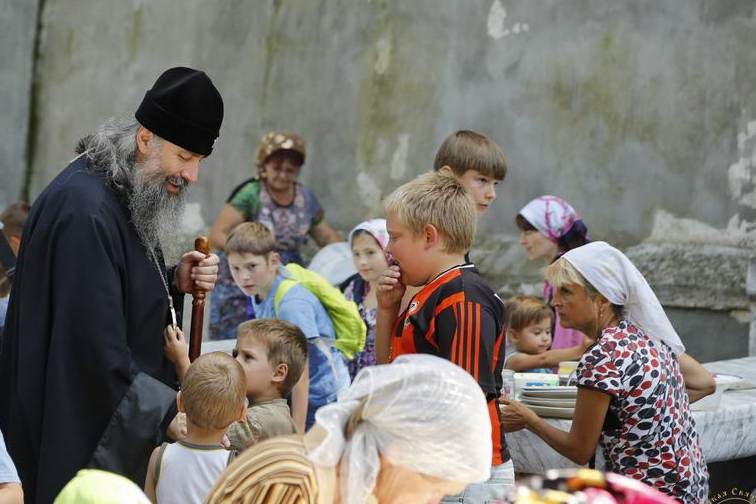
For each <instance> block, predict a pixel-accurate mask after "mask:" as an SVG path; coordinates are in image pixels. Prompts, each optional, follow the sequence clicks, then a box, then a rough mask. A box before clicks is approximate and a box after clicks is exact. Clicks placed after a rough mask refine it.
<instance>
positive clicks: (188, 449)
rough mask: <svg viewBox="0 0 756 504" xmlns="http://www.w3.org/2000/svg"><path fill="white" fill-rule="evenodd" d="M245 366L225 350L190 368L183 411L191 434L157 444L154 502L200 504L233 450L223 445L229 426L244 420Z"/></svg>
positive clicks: (152, 469) (148, 488) (150, 474)
mask: <svg viewBox="0 0 756 504" xmlns="http://www.w3.org/2000/svg"><path fill="white" fill-rule="evenodd" d="M245 389H246V387H245V379H244V371H243V370H242V367H241V366H240V365H239V363H238V362H236V361H235V360H234V359H233V357H231V356H230V355H228V354H225V353H223V352H213V353H209V354H205V355H201V356H199V357H198V358H197V359H196V360H195V361H194V362H193V363H192V364H191V365H190V366H189V369H187V371H186V375H185V376H184V378H183V380H182V382H181V391H180V392H179V393H178V394H177V395H176V402H177V403H178V409H179V411H180V412H182V413H186V437H185V438H184V439H183V440H179V441H176V442H175V443H170V444H168V443H163V444H162V445H161V446H159V447H157V448H155V450H154V451H153V452H152V456H151V457H150V462H149V466H148V468H147V479H146V481H145V484H144V491H145V493H146V494H147V496H148V497H149V498H150V500H151V501H152V502H153V503H154V502H157V503H160V504H169V503H173V502H175V503H198V504H199V503H201V502H203V501H204V500H205V497H206V496H207V494H208V493H209V492H210V489H211V488H212V486H213V484H214V483H215V480H216V479H217V478H218V476H219V475H220V473H221V472H222V471H223V469H225V468H226V466H227V465H228V463H229V461H230V460H231V457H232V455H233V452H229V451H228V450H226V449H225V448H224V447H223V444H222V443H223V436H224V435H225V434H226V430H227V429H228V426H229V425H231V424H232V423H233V422H236V421H239V420H241V419H243V418H244V413H245V402H244V393H245Z"/></svg>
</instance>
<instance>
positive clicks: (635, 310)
mask: <svg viewBox="0 0 756 504" xmlns="http://www.w3.org/2000/svg"><path fill="white" fill-rule="evenodd" d="M546 279H547V280H548V282H549V283H550V284H551V285H552V286H553V287H554V289H555V294H554V301H553V303H554V307H555V308H556V310H557V312H558V313H559V314H560V316H561V323H562V325H564V326H566V327H572V328H574V329H578V330H580V331H581V332H583V333H584V334H586V335H588V336H589V337H595V338H596V343H595V344H594V345H593V346H591V347H589V348H588V349H587V350H586V352H585V354H583V356H582V357H581V359H580V363H579V364H578V367H577V371H576V374H577V384H578V392H577V401H576V403H575V414H574V419H573V422H572V427H571V430H570V432H564V431H561V430H559V429H557V428H556V427H554V426H552V425H551V424H549V423H547V422H545V421H544V420H542V419H541V418H539V417H538V416H537V415H536V414H535V413H533V411H531V410H530V409H528V408H527V407H526V406H524V405H523V404H521V403H519V402H517V401H505V404H507V406H506V407H505V408H504V415H505V418H506V422H507V424H508V425H513V424H518V425H521V426H523V427H527V428H528V429H530V430H531V431H533V432H534V433H536V434H537V435H538V436H539V437H541V438H542V439H543V440H544V441H546V442H547V443H548V444H549V445H550V446H551V447H552V448H554V449H555V450H557V451H558V452H559V453H561V454H562V455H564V456H566V457H568V458H570V459H571V460H573V461H575V462H577V463H579V464H585V463H587V462H588V461H589V460H590V459H591V457H592V456H593V454H594V452H595V450H596V446H597V445H600V446H601V447H602V449H603V454H604V459H605V461H606V464H607V469H608V470H610V471H613V472H616V473H619V474H623V475H626V476H630V477H632V478H635V479H638V480H641V481H643V482H645V483H646V484H649V485H651V486H653V487H654V488H657V489H659V490H661V491H662V492H664V493H666V494H668V495H670V496H672V497H674V498H676V499H677V500H679V501H682V502H685V503H699V502H704V501H705V500H706V498H707V496H708V473H707V470H706V463H705V461H704V458H703V455H702V453H701V448H700V443H699V440H698V434H697V433H696V430H695V423H694V421H693V416H692V415H691V413H690V408H689V403H688V395H687V393H686V390H685V382H684V380H683V375H682V373H681V370H680V365H679V363H678V358H677V356H678V355H680V354H681V353H682V352H684V351H685V347H684V346H683V344H682V342H681V341H680V338H679V336H678V335H677V333H676V332H675V330H674V328H673V327H672V324H671V323H670V322H669V319H667V316H666V315H665V313H664V309H663V308H662V306H661V304H660V303H659V300H658V299H657V298H656V296H655V295H654V293H653V291H652V290H651V287H649V285H648V283H647V282H646V280H645V278H643V275H641V273H640V272H639V271H638V269H637V268H636V267H635V266H634V265H633V264H632V263H631V262H630V260H629V259H628V258H627V257H626V256H625V255H624V254H623V253H622V252H620V251H619V250H617V249H615V248H614V247H611V246H610V245H608V244H606V243H604V242H593V243H590V244H587V245H584V246H582V247H579V248H576V249H573V250H571V251H569V252H567V253H565V254H564V255H563V256H562V257H561V258H559V259H558V260H557V261H555V262H554V263H552V264H551V265H550V266H549V267H548V268H547V269H546Z"/></svg>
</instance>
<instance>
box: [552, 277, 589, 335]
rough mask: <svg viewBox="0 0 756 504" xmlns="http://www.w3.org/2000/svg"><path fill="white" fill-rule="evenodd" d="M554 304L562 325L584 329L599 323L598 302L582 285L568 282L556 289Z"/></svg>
mask: <svg viewBox="0 0 756 504" xmlns="http://www.w3.org/2000/svg"><path fill="white" fill-rule="evenodd" d="M552 304H553V305H554V309H555V310H556V311H557V313H558V314H559V321H560V324H561V326H562V327H566V328H569V329H578V330H582V329H584V328H590V327H595V324H596V323H597V317H598V310H597V308H596V303H595V301H594V299H593V298H592V297H591V296H589V295H588V291H587V290H586V288H585V287H583V286H582V285H579V284H567V285H563V286H562V287H560V288H558V289H556V292H555V293H554V300H553V301H552Z"/></svg>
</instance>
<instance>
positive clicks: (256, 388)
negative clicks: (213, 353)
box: [228, 319, 307, 451]
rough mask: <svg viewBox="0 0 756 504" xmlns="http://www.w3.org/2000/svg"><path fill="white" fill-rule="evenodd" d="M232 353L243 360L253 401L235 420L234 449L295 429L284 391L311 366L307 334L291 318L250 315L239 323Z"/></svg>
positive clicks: (232, 429)
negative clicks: (241, 417) (242, 417)
mask: <svg viewBox="0 0 756 504" xmlns="http://www.w3.org/2000/svg"><path fill="white" fill-rule="evenodd" d="M233 356H234V358H235V359H236V361H237V362H238V363H239V364H241V367H242V369H244V374H245V377H246V382H247V399H248V400H249V402H250V406H249V408H248V409H247V417H246V420H245V421H244V422H237V423H234V424H233V425H231V427H230V428H229V430H228V438H229V441H230V442H231V448H233V449H235V450H238V451H241V450H244V449H245V448H248V447H249V446H251V445H253V444H255V443H258V442H260V441H263V440H265V439H268V438H271V437H275V436H282V435H287V434H295V433H296V432H297V427H296V425H295V424H294V421H293V420H292V418H291V411H290V410H289V405H288V404H287V402H286V399H285V398H286V396H287V395H288V394H289V393H290V392H291V390H292V389H293V388H294V385H295V384H296V383H297V382H298V381H299V378H300V377H301V376H302V373H303V371H304V370H305V368H306V367H307V338H305V336H304V334H302V331H301V330H300V329H299V328H298V327H297V326H295V325H294V324H290V323H289V322H285V321H283V320H274V319H257V320H250V321H247V322H244V323H242V324H241V325H239V328H238V330H237V340H236V347H234V351H233Z"/></svg>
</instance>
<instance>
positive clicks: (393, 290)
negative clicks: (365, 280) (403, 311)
mask: <svg viewBox="0 0 756 504" xmlns="http://www.w3.org/2000/svg"><path fill="white" fill-rule="evenodd" d="M406 290H407V286H406V285H404V284H403V283H402V273H401V271H400V270H399V266H396V265H394V266H389V268H388V269H387V270H385V271H384V272H383V273H381V276H380V277H379V278H378V289H377V291H376V293H375V296H376V298H377V300H378V308H383V309H397V308H398V307H399V305H401V303H402V297H403V296H404V292H405V291H406Z"/></svg>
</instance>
